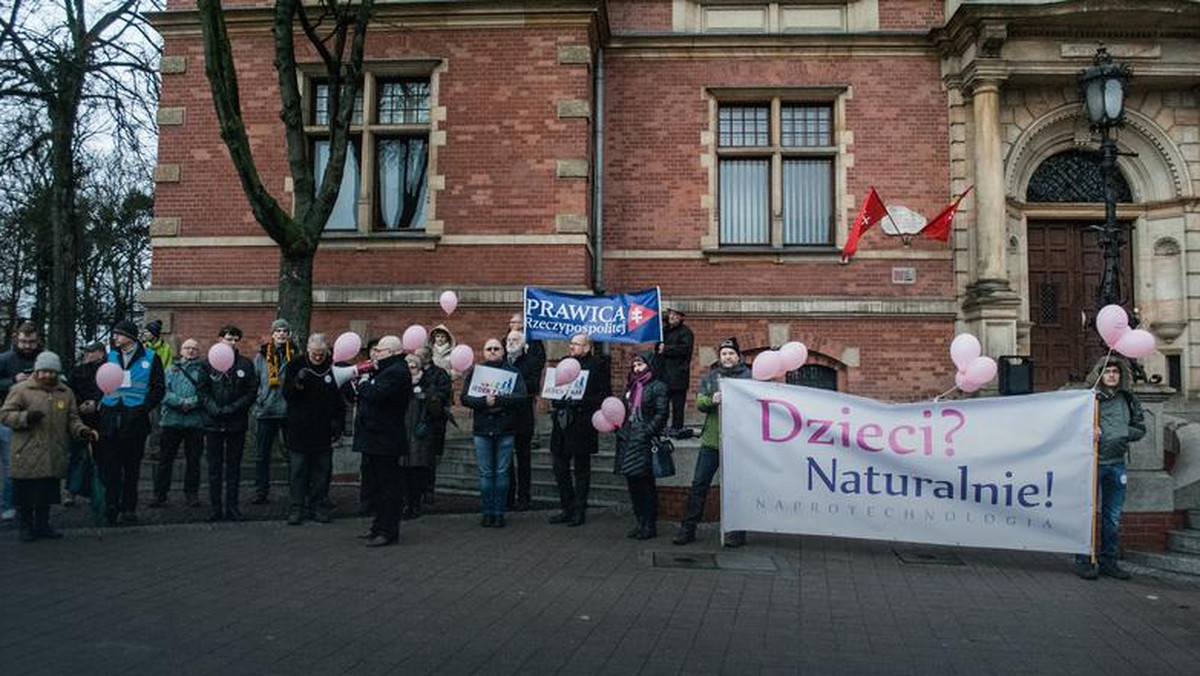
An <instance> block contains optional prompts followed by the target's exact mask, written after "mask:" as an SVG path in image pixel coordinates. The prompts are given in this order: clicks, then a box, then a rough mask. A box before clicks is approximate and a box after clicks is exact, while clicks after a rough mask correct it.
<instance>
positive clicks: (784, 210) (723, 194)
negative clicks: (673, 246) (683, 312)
mask: <svg viewBox="0 0 1200 676" xmlns="http://www.w3.org/2000/svg"><path fill="white" fill-rule="evenodd" d="M834 132H835V130H834V114H833V105H832V103H829V102H801V101H787V100H785V99H781V98H779V97H775V98H771V99H767V100H760V101H737V102H722V103H720V104H718V108H717V174H718V182H717V190H718V207H717V210H718V221H719V236H720V244H721V246H722V247H737V246H759V247H762V246H769V247H805V246H832V245H833V240H834V168H835V163H836V161H837V147H836V144H835V142H834Z"/></svg>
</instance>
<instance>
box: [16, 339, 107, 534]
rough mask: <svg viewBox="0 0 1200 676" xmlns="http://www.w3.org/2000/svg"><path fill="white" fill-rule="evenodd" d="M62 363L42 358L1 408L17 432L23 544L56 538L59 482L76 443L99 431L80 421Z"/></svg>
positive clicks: (49, 356) (42, 355)
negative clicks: (54, 509) (52, 520)
mask: <svg viewBox="0 0 1200 676" xmlns="http://www.w3.org/2000/svg"><path fill="white" fill-rule="evenodd" d="M61 372H62V360H60V359H59V358H58V355H57V354H54V353H53V352H42V353H40V354H38V356H37V359H36V361H35V362H34V367H33V376H32V377H30V378H27V379H25V380H23V381H21V382H19V383H17V384H16V385H14V386H13V388H12V390H10V391H9V393H8V397H7V398H6V399H5V400H4V405H3V406H2V407H0V422H3V423H4V424H5V425H7V426H9V427H11V428H12V430H13V448H14V449H18V450H17V451H16V452H15V453H13V457H12V477H13V499H14V502H15V503H16V506H17V510H18V516H19V521H20V534H21V535H20V536H21V540H22V541H23V542H32V541H34V540H36V539H38V538H44V539H49V540H55V539H58V538H60V537H62V535H61V534H60V533H59V532H58V531H56V530H54V529H53V528H52V527H51V526H50V505H54V504H58V503H59V501H60V496H59V481H60V480H61V479H62V477H64V476H65V475H66V473H67V458H68V454H67V448H68V446H69V445H70V443H71V439H73V438H74V439H85V440H88V441H94V440H95V439H96V432H95V431H94V430H92V429H91V428H90V427H88V426H87V425H85V424H83V421H82V420H80V419H79V408H78V407H77V406H76V404H75V395H74V393H72V392H71V388H69V387H67V386H66V385H65V384H64V383H63V382H62V380H61V379H60V378H59V375H60V374H61Z"/></svg>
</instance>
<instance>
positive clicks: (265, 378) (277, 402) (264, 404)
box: [254, 343, 303, 420]
mask: <svg viewBox="0 0 1200 676" xmlns="http://www.w3.org/2000/svg"><path fill="white" fill-rule="evenodd" d="M269 345H270V343H267V345H263V346H262V347H261V348H259V350H258V352H257V353H256V354H255V355H254V370H255V371H256V372H257V373H258V396H257V397H256V398H255V399H254V404H255V406H256V412H255V414H254V415H255V417H256V418H258V419H260V420H262V419H267V420H270V419H276V420H283V419H284V418H286V417H287V400H286V399H284V398H283V374H284V372H285V371H286V370H287V363H288V360H287V356H286V353H284V354H283V355H280V357H281V358H280V360H279V382H278V384H276V385H275V387H271V376H270V373H268V372H267V347H268V346H269ZM289 345H290V343H289ZM291 348H292V359H296V358H297V357H300V356H303V354H302V353H301V352H300V349H299V348H297V347H296V346H295V345H291Z"/></svg>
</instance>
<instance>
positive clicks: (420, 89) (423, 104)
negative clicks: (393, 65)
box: [379, 80, 429, 124]
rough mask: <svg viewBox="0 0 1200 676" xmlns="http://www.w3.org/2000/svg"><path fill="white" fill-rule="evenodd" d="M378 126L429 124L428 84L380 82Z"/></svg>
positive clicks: (394, 81) (422, 82)
mask: <svg viewBox="0 0 1200 676" xmlns="http://www.w3.org/2000/svg"><path fill="white" fill-rule="evenodd" d="M379 124H429V82H428V81H426V80H393V81H391V82H381V83H380V84H379Z"/></svg>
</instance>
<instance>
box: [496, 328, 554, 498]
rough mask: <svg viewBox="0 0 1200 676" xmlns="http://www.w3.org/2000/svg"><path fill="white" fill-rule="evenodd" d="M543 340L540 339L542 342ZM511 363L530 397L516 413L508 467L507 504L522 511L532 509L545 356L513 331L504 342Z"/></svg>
mask: <svg viewBox="0 0 1200 676" xmlns="http://www.w3.org/2000/svg"><path fill="white" fill-rule="evenodd" d="M539 342H540V341H539ZM505 348H506V350H505V351H506V353H507V357H506V360H507V362H508V365H509V366H511V367H512V368H513V369H515V370H516V371H517V372H518V373H520V374H521V380H523V381H524V382H525V391H526V392H527V394H528V396H527V397H526V398H525V399H524V400H523V401H522V402H521V404H520V405H519V406H518V407H517V409H516V410H515V411H514V412H513V413H514V419H513V463H512V464H511V465H509V467H508V475H509V479H508V506H509V508H511V509H513V510H515V511H518V512H523V511H525V510H527V509H529V505H530V502H531V498H530V488H531V484H532V482H533V468H532V466H531V464H530V463H531V461H532V457H533V450H532V449H533V433H534V430H535V429H536V427H537V395H536V393H538V392H541V384H542V366H544V365H545V363H546V358H545V355H542V356H541V357H538V356H537V355H535V354H534V353H532V352H530V351H529V349H528V345H527V344H526V342H525V334H523V333H521V332H520V331H512V332H510V333H509V334H508V340H507V341H506V344H505Z"/></svg>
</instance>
